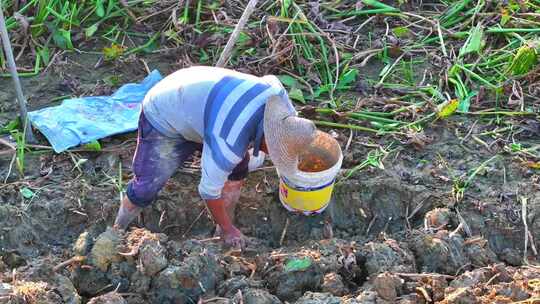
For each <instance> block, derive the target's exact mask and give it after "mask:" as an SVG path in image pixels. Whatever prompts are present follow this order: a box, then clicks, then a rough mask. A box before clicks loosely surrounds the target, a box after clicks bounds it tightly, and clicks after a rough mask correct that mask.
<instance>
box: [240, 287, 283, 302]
mask: <svg viewBox="0 0 540 304" xmlns="http://www.w3.org/2000/svg"><path fill="white" fill-rule="evenodd" d="M242 295H243V299H244V303H245V304H281V303H282V302H281V301H280V300H279V299H278V298H277V297H276V296H274V295H272V294H270V293H269V292H268V291H266V290H264V289H254V288H248V289H247V290H245V291H244V292H242Z"/></svg>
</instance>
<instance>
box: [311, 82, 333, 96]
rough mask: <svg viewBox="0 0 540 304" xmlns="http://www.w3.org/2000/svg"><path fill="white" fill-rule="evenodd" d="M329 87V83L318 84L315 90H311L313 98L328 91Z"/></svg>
mask: <svg viewBox="0 0 540 304" xmlns="http://www.w3.org/2000/svg"><path fill="white" fill-rule="evenodd" d="M330 87H331V85H329V84H325V85H322V86H319V87H318V88H317V89H316V90H315V92H313V98H317V97H319V96H321V94H324V93H328V92H330Z"/></svg>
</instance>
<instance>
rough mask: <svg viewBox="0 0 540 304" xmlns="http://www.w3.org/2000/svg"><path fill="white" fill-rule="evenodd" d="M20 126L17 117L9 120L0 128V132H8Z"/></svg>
mask: <svg viewBox="0 0 540 304" xmlns="http://www.w3.org/2000/svg"><path fill="white" fill-rule="evenodd" d="M19 127H20V120H19V119H18V118H16V119H14V120H12V121H10V122H9V123H8V124H7V125H5V126H3V127H2V128H0V133H10V132H12V131H15V130H17V129H18V128H19Z"/></svg>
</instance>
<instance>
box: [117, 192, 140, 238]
mask: <svg viewBox="0 0 540 304" xmlns="http://www.w3.org/2000/svg"><path fill="white" fill-rule="evenodd" d="M141 211H142V208H141V207H137V206H135V205H134V204H133V203H131V202H130V201H129V199H128V198H127V197H124V199H123V200H122V203H121V204H120V209H118V214H117V215H116V220H115V221H114V227H115V228H118V229H122V230H125V229H126V228H127V226H128V225H129V224H130V223H131V222H132V221H133V220H134V219H135V218H136V217H138V216H139V214H140V213H141Z"/></svg>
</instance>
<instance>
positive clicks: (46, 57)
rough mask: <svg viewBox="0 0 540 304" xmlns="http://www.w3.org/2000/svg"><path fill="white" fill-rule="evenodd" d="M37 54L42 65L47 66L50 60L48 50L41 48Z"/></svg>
mask: <svg viewBox="0 0 540 304" xmlns="http://www.w3.org/2000/svg"><path fill="white" fill-rule="evenodd" d="M38 54H39V56H40V57H41V60H42V61H43V63H44V64H45V65H48V64H49V60H50V59H51V58H50V53H49V48H48V47H46V46H45V47H43V48H40V49H39V51H38Z"/></svg>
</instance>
